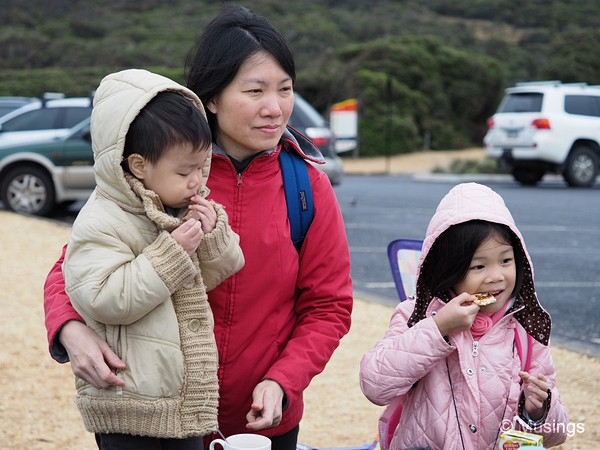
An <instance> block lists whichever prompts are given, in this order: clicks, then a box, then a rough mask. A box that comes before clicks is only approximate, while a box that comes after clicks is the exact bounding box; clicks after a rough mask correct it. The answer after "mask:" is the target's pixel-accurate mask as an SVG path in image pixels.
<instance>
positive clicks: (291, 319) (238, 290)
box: [44, 136, 352, 436]
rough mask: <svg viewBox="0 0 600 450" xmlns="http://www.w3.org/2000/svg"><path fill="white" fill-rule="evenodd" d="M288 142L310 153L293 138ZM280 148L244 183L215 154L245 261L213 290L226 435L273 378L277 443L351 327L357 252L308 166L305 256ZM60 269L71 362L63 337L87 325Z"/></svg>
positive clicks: (56, 281) (48, 304)
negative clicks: (280, 397) (295, 233)
mask: <svg viewBox="0 0 600 450" xmlns="http://www.w3.org/2000/svg"><path fill="white" fill-rule="evenodd" d="M299 139H300V138H299ZM282 142H283V143H284V144H283V145H285V146H291V147H292V148H293V149H295V150H296V151H298V152H299V153H302V151H301V150H299V148H298V146H297V143H296V141H295V140H293V139H290V138H289V136H288V139H285V138H284V140H283V141H282ZM279 150H280V149H279V148H278V149H277V150H276V151H273V152H270V153H264V154H262V155H260V156H258V157H256V158H255V159H254V160H253V161H252V162H250V164H249V165H248V167H246V169H245V170H244V171H243V173H242V174H241V175H239V176H238V174H237V171H236V169H235V168H234V166H233V164H232V162H231V161H230V160H229V158H228V157H227V156H226V155H225V154H223V153H220V152H219V150H218V149H216V148H215V150H214V152H213V158H212V162H211V172H210V177H209V179H208V186H209V188H210V190H211V195H210V196H209V198H212V199H214V200H215V201H216V202H218V203H220V204H222V205H223V206H225V208H226V210H227V214H228V216H229V221H230V225H231V227H232V228H233V230H234V231H235V232H236V233H238V234H239V236H240V245H241V247H242V250H243V252H244V257H245V259H246V264H245V266H244V268H243V269H242V270H241V271H240V272H238V273H237V274H235V275H234V276H232V277H230V278H228V279H227V280H226V281H225V282H223V283H222V284H221V285H220V286H218V287H217V288H215V289H214V290H213V291H211V292H209V302H210V305H211V308H212V310H213V314H214V318H215V336H216V341H217V347H218V350H219V363H220V364H219V386H220V405H219V427H220V430H221V432H223V434H225V435H226V436H228V435H231V434H235V433H244V432H248V430H247V429H246V423H247V420H246V417H245V416H246V413H247V412H248V411H249V410H250V405H251V403H252V391H253V389H254V387H255V386H256V385H257V384H258V383H259V382H260V381H262V380H263V379H265V378H268V379H273V380H275V381H277V382H278V383H279V384H280V385H281V386H282V388H283V390H284V391H285V394H286V400H287V401H286V405H285V410H284V413H283V420H282V422H281V424H280V425H278V426H277V427H275V428H270V429H267V430H262V431H261V432H260V433H261V434H264V435H267V436H277V435H281V434H284V433H286V432H287V431H289V430H291V429H293V428H294V427H296V425H298V423H299V422H300V419H301V418H302V412H303V400H302V392H303V391H304V390H305V389H306V387H307V386H308V384H309V383H310V381H311V379H312V378H313V377H314V376H315V375H317V374H318V373H320V372H321V371H322V370H323V369H324V367H325V364H326V363H327V361H329V358H330V357H331V355H332V353H333V351H334V350H335V349H336V347H337V346H338V345H339V341H340V339H341V338H342V337H343V336H344V335H345V334H346V333H347V332H348V330H349V328H350V314H351V310H352V282H351V279H350V254H349V250H348V243H347V240H346V233H345V229H344V223H343V219H342V215H341V211H340V209H339V205H338V203H337V200H336V197H335V193H334V190H333V188H332V187H331V184H330V182H329V180H328V178H327V176H326V175H325V174H324V173H323V172H321V171H320V170H317V169H316V168H314V167H312V166H310V165H309V166H308V169H309V176H310V180H311V186H312V191H313V199H314V219H313V222H312V224H311V226H310V229H309V231H308V233H307V236H306V238H305V240H304V244H303V246H302V250H301V252H300V255H298V252H297V251H296V249H295V247H294V245H293V244H292V240H291V237H290V228H289V221H288V218H287V209H286V202H285V194H284V190H283V180H282V178H281V170H280V166H279V161H278V158H277V156H278V152H279ZM61 264H62V256H61V259H60V260H59V261H57V263H56V264H55V265H54V267H53V268H52V270H51V272H50V274H49V275H48V278H47V280H46V285H45V292H44V297H45V310H46V328H47V331H48V339H49V342H50V352H51V354H52V356H53V357H54V358H55V359H56V360H57V361H60V362H65V361H67V355H66V352H65V351H64V348H62V347H61V345H60V343H59V342H58V339H55V337H56V333H57V332H58V330H60V327H61V326H62V325H63V324H64V323H66V321H68V320H71V319H77V320H81V319H80V318H79V316H78V315H77V313H76V312H75V311H74V310H73V308H72V306H71V305H70V303H69V300H68V297H67V296H66V294H65V293H64V281H63V279H62V272H61Z"/></svg>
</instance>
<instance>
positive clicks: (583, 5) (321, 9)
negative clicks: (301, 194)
mask: <svg viewBox="0 0 600 450" xmlns="http://www.w3.org/2000/svg"><path fill="white" fill-rule="evenodd" d="M224 3H229V2H214V1H209V0H139V1H131V0H127V1H119V2H100V1H98V0H53V1H50V2H49V1H47V0H28V1H26V2H24V1H9V2H7V4H6V5H3V10H2V15H0V95H39V94H40V93H42V92H44V91H60V92H64V93H65V94H66V95H69V96H80V95H88V94H89V93H90V92H91V91H93V90H94V89H95V88H96V87H97V85H98V83H99V81H100V80H101V79H102V77H103V76H104V75H106V74H108V73H110V72H113V71H115V70H120V69H124V68H130V67H139V68H148V69H150V70H154V71H157V72H159V73H162V74H165V75H167V76H170V77H172V78H174V79H176V80H177V81H179V82H182V83H183V82H184V79H183V66H184V60H185V58H186V56H187V54H188V52H189V51H190V49H191V48H192V47H193V46H194V44H195V42H196V39H197V36H198V35H199V34H200V32H201V31H202V29H203V27H204V25H205V24H206V23H207V21H208V20H210V19H211V18H212V17H214V15H215V14H216V13H217V12H218V11H220V10H221V8H222V6H223V4H224ZM243 4H244V5H245V6H247V7H249V8H251V9H253V10H254V11H255V12H256V13H257V14H259V15H263V16H265V17H267V18H268V19H269V20H270V21H271V22H272V23H273V25H275V26H276V27H277V28H278V29H280V30H281V31H282V33H283V34H284V35H285V36H286V38H287V40H288V42H289V44H290V47H291V48H292V50H293V52H294V55H295V59H296V65H297V69H298V78H297V83H296V89H297V90H298V91H299V92H301V93H302V94H303V95H304V96H305V97H306V98H307V99H308V100H309V101H310V102H311V103H312V104H313V105H315V107H316V108H317V109H318V110H320V111H321V112H322V113H323V114H324V115H327V112H328V109H329V107H330V106H331V105H332V104H333V103H335V102H338V101H341V100H345V99H347V98H351V97H356V98H358V99H359V108H360V110H359V142H360V145H361V148H360V152H361V154H364V155H375V154H394V153H402V152H407V151H413V150H415V149H419V148H422V147H424V146H428V147H430V148H432V149H447V148H460V147H464V146H470V145H481V140H482V137H483V135H484V133H485V131H486V129H485V121H486V119H487V118H488V117H489V116H490V115H491V114H492V113H493V112H494V110H495V108H496V106H497V105H498V102H499V101H500V99H501V97H502V95H503V89H504V88H505V87H507V86H510V85H512V84H514V83H515V82H516V81H531V80H538V79H558V80H562V81H582V82H588V83H590V84H600V32H599V31H598V30H599V29H600V14H598V2H597V0H569V1H568V2H565V1H558V0H552V1H547V0H531V1H528V2H521V1H518V0H497V1H494V2H490V1H484V0H452V1H448V0H401V1H399V0H376V1H372V2H365V1H361V0H344V1H341V0H340V1H338V0H305V1H302V2H281V1H280V0H246V1H245V2H243Z"/></svg>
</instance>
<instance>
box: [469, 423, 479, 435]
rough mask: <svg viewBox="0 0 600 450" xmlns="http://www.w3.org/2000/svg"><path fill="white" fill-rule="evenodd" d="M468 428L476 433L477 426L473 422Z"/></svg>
mask: <svg viewBox="0 0 600 450" xmlns="http://www.w3.org/2000/svg"><path fill="white" fill-rule="evenodd" d="M469 430H471V431H472V432H473V433H477V427H476V426H475V425H473V424H471V425H469Z"/></svg>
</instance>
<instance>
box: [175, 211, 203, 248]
mask: <svg viewBox="0 0 600 450" xmlns="http://www.w3.org/2000/svg"><path fill="white" fill-rule="evenodd" d="M171 236H172V237H173V239H175V240H176V241H177V243H178V244H179V245H181V246H182V247H183V249H184V250H185V251H186V252H187V254H188V255H190V256H192V255H193V254H194V253H195V252H196V250H197V249H198V246H199V245H200V242H201V241H202V237H203V236H204V232H203V231H202V224H201V223H200V221H199V220H196V219H190V220H186V221H185V222H183V224H181V225H179V226H178V227H177V228H175V229H174V230H173V232H172V233H171Z"/></svg>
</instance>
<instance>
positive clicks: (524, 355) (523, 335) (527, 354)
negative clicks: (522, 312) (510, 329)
mask: <svg viewBox="0 0 600 450" xmlns="http://www.w3.org/2000/svg"><path fill="white" fill-rule="evenodd" d="M515 345H516V347H517V353H518V354H519V358H520V359H521V370H523V371H525V372H529V369H531V353H532V349H533V337H532V336H531V335H530V334H529V333H528V332H527V331H526V330H525V328H523V326H522V325H521V324H520V323H518V322H517V326H516V327H515Z"/></svg>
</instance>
